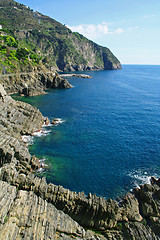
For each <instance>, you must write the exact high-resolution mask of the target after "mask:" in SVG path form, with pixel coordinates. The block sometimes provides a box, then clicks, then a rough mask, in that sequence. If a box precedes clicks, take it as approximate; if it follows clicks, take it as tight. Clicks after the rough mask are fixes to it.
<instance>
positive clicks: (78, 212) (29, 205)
mask: <svg viewBox="0 0 160 240" xmlns="http://www.w3.org/2000/svg"><path fill="white" fill-rule="evenodd" d="M43 122H44V118H43V116H42V114H41V113H40V112H39V110H37V109H36V108H34V107H32V106H30V105H29V104H26V103H21V102H17V101H15V100H13V99H12V98H11V97H9V96H8V95H7V94H6V92H5V90H4V89H3V87H2V86H1V85H0V239H10V240H13V239H37V240H38V239H72V238H74V239H113V240H117V239H120V240H128V239H133V240H141V239H142V240H148V239H155V240H158V239H160V231H159V229H160V194H159V193H160V179H159V180H156V179H154V178H152V184H151V185H149V184H145V185H143V186H141V187H140V188H139V189H134V192H133V193H129V194H127V195H126V196H125V197H124V198H123V199H122V200H121V201H119V202H117V201H115V200H112V199H108V200H106V199H104V198H102V197H97V196H96V195H92V194H89V195H88V196H86V195H85V194H84V193H83V192H82V193H76V192H72V191H70V190H68V189H65V188H63V187H62V186H56V185H54V184H52V183H49V184H47V182H46V180H45V178H39V177H37V176H36V175H35V174H34V173H33V170H35V169H37V168H38V167H39V162H38V160H37V159H36V157H34V156H31V155H30V154H29V151H28V148H27V145H26V144H25V143H24V142H23V141H22V139H21V136H22V135H23V134H28V135H29V134H32V133H33V132H34V131H36V130H37V129H40V128H41V126H42V124H43ZM45 122H47V120H46V119H45ZM86 229H92V231H91V230H86ZM95 230H96V231H97V230H98V233H97V232H95Z"/></svg>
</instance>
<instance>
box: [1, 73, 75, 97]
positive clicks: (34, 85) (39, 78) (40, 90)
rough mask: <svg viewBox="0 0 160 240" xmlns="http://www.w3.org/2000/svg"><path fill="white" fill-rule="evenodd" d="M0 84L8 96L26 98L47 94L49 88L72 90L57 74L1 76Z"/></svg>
mask: <svg viewBox="0 0 160 240" xmlns="http://www.w3.org/2000/svg"><path fill="white" fill-rule="evenodd" d="M0 83H1V84H2V85H3V87H4V88H5V90H6V92H7V93H8V94H11V93H12V94H13V93H19V94H21V95H25V96H35V95H41V94H45V90H46V89H47V88H71V87H72V85H71V84H70V83H69V82H68V81H67V80H66V79H63V78H62V77H60V76H59V74H58V73H57V72H32V73H21V74H8V75H4V76H3V75H1V76H0Z"/></svg>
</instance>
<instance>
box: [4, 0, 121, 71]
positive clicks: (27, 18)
mask: <svg viewBox="0 0 160 240" xmlns="http://www.w3.org/2000/svg"><path fill="white" fill-rule="evenodd" d="M0 24H1V25H2V26H3V29H1V30H0V34H1V43H3V44H1V47H3V46H5V47H8V48H9V49H7V48H3V49H2V48H1V49H0V51H1V57H2V59H3V57H4V55H5V57H6V56H7V57H8V55H9V51H10V52H11V50H14V49H16V53H15V52H14V53H15V54H14V53H13V52H12V56H10V58H14V61H15V62H14V63H13V59H9V60H10V61H11V63H13V64H14V66H17V68H18V69H19V68H20V64H19V63H20V62H21V64H24V63H25V64H27V62H29V63H30V64H31V65H33V66H34V65H35V64H36V65H37V64H42V63H43V64H44V65H45V67H47V68H49V69H50V67H53V66H54V68H56V69H60V70H73V69H75V70H82V69H84V70H85V69H92V68H93V69H104V68H106V69H112V65H113V64H115V65H116V64H117V65H120V63H119V61H118V59H117V58H116V57H115V56H114V55H113V54H112V53H111V52H110V50H109V49H107V48H105V47H101V46H99V45H97V44H95V43H93V42H92V41H90V40H88V39H87V38H85V37H84V36H83V35H81V34H79V33H72V32H71V30H70V29H68V28H67V27H66V26H65V25H62V24H61V23H59V22H57V21H55V20H54V19H51V18H50V17H48V16H45V15H43V14H41V13H39V12H34V11H33V10H32V9H30V8H29V7H27V6H25V5H23V4H20V3H17V2H15V1H13V0H1V2H0ZM2 40H3V41H2ZM26 49H27V50H28V51H27V50H26ZM2 55H3V56H2ZM17 59H18V60H17ZM41 60H42V61H41ZM17 61H19V63H18V62H17ZM41 62H42V63H41ZM10 66H11V65H10ZM8 70H13V69H11V67H10V68H9V69H8Z"/></svg>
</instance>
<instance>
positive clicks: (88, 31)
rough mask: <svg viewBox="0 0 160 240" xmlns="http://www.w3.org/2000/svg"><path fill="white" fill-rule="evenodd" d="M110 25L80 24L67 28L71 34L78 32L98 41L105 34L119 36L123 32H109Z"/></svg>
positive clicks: (117, 30) (118, 30)
mask: <svg viewBox="0 0 160 240" xmlns="http://www.w3.org/2000/svg"><path fill="white" fill-rule="evenodd" d="M109 25H110V23H106V22H103V23H101V24H97V25H96V24H80V25H76V26H67V27H68V28H69V29H71V30H72V31H73V32H79V33H80V34H82V35H84V36H85V37H87V38H90V39H98V38H100V37H102V36H104V35H107V34H121V33H123V32H124V30H123V29H122V28H118V29H115V30H113V31H110V29H109Z"/></svg>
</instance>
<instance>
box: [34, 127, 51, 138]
mask: <svg viewBox="0 0 160 240" xmlns="http://www.w3.org/2000/svg"><path fill="white" fill-rule="evenodd" d="M50 132H51V131H50V130H45V129H41V130H39V131H35V132H33V133H32V136H34V137H43V136H46V135H48V134H49V133H50Z"/></svg>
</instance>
